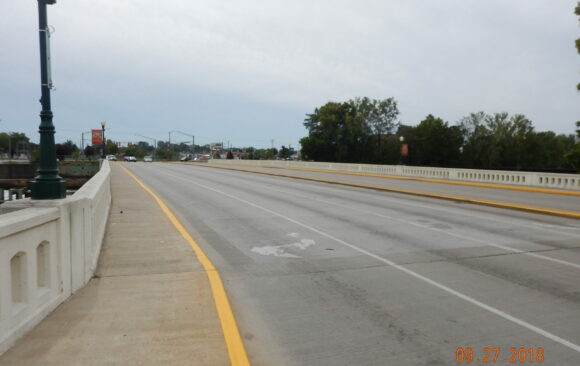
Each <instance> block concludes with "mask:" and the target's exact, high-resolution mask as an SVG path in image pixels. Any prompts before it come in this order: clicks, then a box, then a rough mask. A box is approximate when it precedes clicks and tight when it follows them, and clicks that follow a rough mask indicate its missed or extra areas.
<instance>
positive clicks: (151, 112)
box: [0, 0, 580, 145]
mask: <svg viewBox="0 0 580 366" xmlns="http://www.w3.org/2000/svg"><path fill="white" fill-rule="evenodd" d="M35 5H36V4H35V2H22V1H17V0H7V1H4V2H3V3H2V5H0V11H2V13H3V14H7V21H6V22H3V23H2V24H0V44H3V45H6V48H7V49H10V50H11V52H10V53H9V55H8V56H7V57H3V58H2V59H0V67H2V69H3V70H9V73H8V74H5V75H3V76H0V81H2V84H3V85H10V86H11V88H10V89H11V90H10V91H8V90H4V91H0V93H1V94H0V97H1V99H0V100H6V99H7V98H9V99H10V100H11V102H2V101H0V108H2V109H1V113H3V114H5V115H6V116H8V118H7V119H10V120H13V121H14V123H15V124H19V123H20V122H22V121H24V120H26V121H27V123H29V122H28V120H29V119H30V118H32V117H31V116H34V115H35V114H37V112H36V111H35V110H37V109H38V105H37V104H36V100H35V98H36V95H37V94H35V93H37V92H38V91H37V89H38V82H37V81H36V80H37V78H38V65H37V62H38V60H37V59H38V56H37V52H38V51H37V48H38V45H37V42H38V40H37V38H36V37H37V34H36V33H35V29H36V10H35ZM573 7H574V4H572V3H571V2H569V1H565V0H558V1H551V2H550V3H549V4H548V3H545V2H534V3H523V2H519V1H516V2H506V1H501V0H491V1H486V2H481V1H475V0H466V1H461V2H458V1H451V0H442V1H437V2H433V1H426V0H413V1H410V0H407V1H402V0H401V1H388V2H386V1H379V0H377V1H372V0H365V1H357V2H355V1H351V0H337V1H327V0H323V1H316V2H312V1H304V0H297V1H292V2H288V1H263V0H254V1H245V2H239V1H213V2H207V1H186V0H172V1H163V2H161V1H144V0H139V1H138V0H124V1H115V0H100V1H98V2H94V1H93V2H90V1H87V0H78V1H70V0H68V1H67V0H60V1H59V2H58V3H57V4H56V5H54V6H51V7H50V8H49V19H50V23H51V24H52V25H54V26H55V28H56V32H55V34H54V37H53V47H52V48H53V60H54V64H53V70H54V72H53V73H54V76H53V79H54V81H55V84H56V85H57V91H56V93H55V95H54V101H55V114H56V116H57V118H58V119H59V126H62V128H63V129H67V128H68V129H70V130H74V129H78V130H83V129H88V128H90V127H91V126H93V125H94V124H95V123H97V122H98V121H99V120H100V119H103V118H110V119H112V120H117V125H116V126H117V129H118V130H119V131H124V132H123V133H126V134H131V133H133V132H132V131H134V130H136V129H139V131H140V132H141V133H147V131H149V132H150V133H159V134H160V135H159V137H161V136H162V135H161V132H155V131H159V130H160V129H162V128H165V129H168V128H174V129H187V128H191V129H192V130H196V131H193V132H192V133H196V134H199V135H200V136H201V135H202V133H205V134H206V135H207V136H208V138H219V137H220V136H222V138H223V139H225V140H227V139H232V140H233V142H234V143H235V138H239V139H240V140H242V139H245V140H248V141H250V140H252V139H254V140H256V141H258V140H262V141H268V140H269V139H270V138H275V139H276V140H278V141H284V140H286V141H284V143H289V142H293V143H294V144H296V143H297V141H298V139H299V138H300V137H301V136H304V135H305V131H304V129H303V127H302V120H303V117H304V115H305V114H306V113H308V112H311V111H312V110H313V109H314V108H315V107H316V106H319V105H321V104H323V103H325V102H326V101H328V100H346V99H349V98H352V97H355V96H363V95H366V96H370V97H373V98H386V97H390V96H393V97H395V98H396V99H397V100H398V101H399V105H400V109H401V112H402V115H401V117H402V119H403V121H404V122H405V123H409V124H415V123H417V122H419V121H420V120H421V119H422V118H423V117H424V116H425V115H427V114H429V113H433V114H436V115H437V116H440V117H442V118H444V119H446V120H449V121H450V122H455V121H457V120H458V119H459V118H461V117H462V116H464V115H466V114H468V113H470V112H474V111H478V110H485V111H487V112H490V113H491V112H499V111H508V112H510V113H523V114H526V115H527V116H528V117H530V118H531V119H532V120H533V121H534V123H535V125H536V127H537V129H539V130H546V129H552V130H555V131H557V132H566V133H571V132H572V131H573V128H574V125H573V123H574V121H576V120H577V119H578V116H579V115H580V113H579V112H580V107H579V103H578V97H579V96H578V94H577V93H576V91H575V89H574V87H575V85H576V83H577V82H578V79H580V75H579V74H578V57H579V56H578V55H577V54H576V53H575V50H574V47H573V40H574V39H575V38H578V37H579V35H578V20H577V17H575V16H574V15H573V13H572V10H573ZM56 103H58V104H56ZM33 108H34V109H33ZM8 109H10V111H8ZM31 110H32V111H34V113H33V114H32V115H31V114H30V111H31ZM0 118H3V116H0ZM35 118H36V117H35ZM159 119H164V121H163V123H162V125H163V127H160V123H159ZM192 121H193V122H192ZM111 126H112V127H111V128H112V129H113V131H114V127H113V126H115V124H114V123H111ZM241 126H243V128H242V127H241ZM35 127H36V126H35ZM35 127H34V128H31V129H30V131H33V130H34V129H35ZM121 127H122V128H121ZM57 129H58V126H57ZM199 129H201V131H199ZM234 131H235V133H233V132H234ZM32 133H34V132H32ZM77 134H78V133H77ZM164 134H165V133H164ZM65 135H66V134H62V136H63V137H64V136H65ZM71 136H73V135H72V134H71ZM127 138H128V137H127ZM281 143H282V142H281ZM267 145H269V144H267Z"/></svg>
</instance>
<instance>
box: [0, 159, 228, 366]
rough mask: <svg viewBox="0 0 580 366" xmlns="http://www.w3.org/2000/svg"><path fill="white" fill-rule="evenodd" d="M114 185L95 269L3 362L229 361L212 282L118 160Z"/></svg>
mask: <svg viewBox="0 0 580 366" xmlns="http://www.w3.org/2000/svg"><path fill="white" fill-rule="evenodd" d="M111 188H112V195H113V202H112V207H111V214H110V218H109V223H108V226H107V232H106V235H105V242H104V244H103V250H102V253H101V258H100V261H99V267H98V269H97V275H96V276H95V278H93V279H92V280H91V281H90V282H89V284H88V285H87V286H86V287H85V288H83V289H82V290H80V291H79V292H77V293H76V294H75V295H73V296H72V297H71V298H70V299H69V300H68V301H67V302H65V303H64V304H62V305H61V306H59V307H58V308H57V309H56V310H55V311H54V312H53V313H52V314H50V315H49V316H48V317H47V318H46V319H44V320H43V321H42V322H41V323H40V324H39V325H38V326H37V327H36V328H34V329H33V330H32V331H31V332H30V333H28V334H27V335H26V336H25V337H24V338H22V339H20V340H19V341H18V342H17V343H16V345H14V346H13V347H12V348H11V349H10V350H8V351H7V352H6V353H5V354H4V355H2V356H1V357H0V365H1V366H8V365H10V366H12V365H20V366H24V365H43V366H45V365H55V366H56V365H58V366H64V365H229V358H228V352H227V349H226V346H225V342H224V337H223V334H222V330H221V326H220V322H219V319H218V316H217V311H216V309H215V305H214V302H213V298H212V293H211V289H210V286H209V282H208V279H207V276H206V274H205V273H204V271H203V268H202V267H201V265H200V264H199V262H198V260H197V258H196V256H195V254H194V253H193V250H192V249H191V247H190V246H189V244H188V243H187V242H186V241H185V239H183V237H182V236H181V235H180V234H179V233H178V232H177V231H176V230H175V228H174V227H173V225H172V224H171V222H170V221H169V220H168V219H167V217H166V216H165V214H164V213H163V212H162V211H161V209H160V208H159V206H158V205H157V203H156V202H155V201H154V200H153V198H152V197H151V196H150V195H149V194H148V193H147V192H145V191H144V190H143V189H142V188H141V187H140V186H138V185H137V183H135V181H133V179H131V178H130V177H129V176H128V175H127V174H126V173H125V172H124V171H122V170H121V168H119V167H118V166H116V164H112V179H111Z"/></svg>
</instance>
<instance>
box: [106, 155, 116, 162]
mask: <svg viewBox="0 0 580 366" xmlns="http://www.w3.org/2000/svg"><path fill="white" fill-rule="evenodd" d="M107 160H113V161H115V160H117V157H116V156H115V155H107Z"/></svg>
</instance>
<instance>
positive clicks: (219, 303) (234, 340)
mask: <svg viewBox="0 0 580 366" xmlns="http://www.w3.org/2000/svg"><path fill="white" fill-rule="evenodd" d="M118 165H119V166H120V167H121V168H123V169H124V170H125V172H126V173H127V174H128V175H129V176H130V177H131V178H133V180H135V182H137V184H139V185H140V186H141V188H143V189H144V190H145V191H146V192H147V193H149V194H150V195H151V196H152V197H153V199H155V201H156V202H157V204H158V205H159V207H161V210H162V211H163V212H164V213H165V215H166V216H167V218H168V219H169V221H171V223H172V224H173V226H174V227H175V228H176V229H177V231H178V232H179V233H180V234H181V236H183V238H184V239H185V240H186V241H187V242H188V243H189V245H190V246H191V248H192V249H193V251H194V252H195V255H196V256H197V259H198V260H199V262H200V263H201V264H202V266H203V269H204V271H205V273H206V274H207V277H208V279H209V283H210V287H211V291H212V294H213V299H214V302H215V306H216V309H217V312H218V315H219V318H220V322H221V326H222V331H223V333H224V338H225V341H226V346H227V349H228V354H229V357H230V363H231V365H232V366H249V365H250V361H249V359H248V355H247V353H246V349H245V347H244V343H243V342H242V338H241V337H240V332H239V330H238V325H237V322H236V318H235V317H234V312H233V311H232V308H231V305H230V302H229V300H228V295H227V294H226V290H225V288H224V285H223V283H222V280H221V277H220V274H219V272H218V270H217V269H216V268H215V266H214V265H213V263H212V262H211V261H210V259H209V258H208V257H207V256H206V255H205V253H204V252H203V250H202V249H201V248H200V246H199V245H198V244H197V243H196V242H195V240H193V238H192V237H191V235H190V234H189V232H187V230H186V229H185V227H184V226H183V225H182V224H181V222H179V220H178V219H177V217H176V216H175V215H174V214H173V212H171V210H170V209H169V207H167V205H166V204H165V202H163V201H162V200H161V198H159V196H157V195H156V194H155V192H153V191H152V190H151V189H150V188H149V187H148V186H146V185H145V184H144V183H143V182H141V181H140V180H139V178H137V177H136V176H135V175H134V174H133V173H132V172H130V171H129V170H128V169H127V168H126V167H124V166H123V165H122V164H118Z"/></svg>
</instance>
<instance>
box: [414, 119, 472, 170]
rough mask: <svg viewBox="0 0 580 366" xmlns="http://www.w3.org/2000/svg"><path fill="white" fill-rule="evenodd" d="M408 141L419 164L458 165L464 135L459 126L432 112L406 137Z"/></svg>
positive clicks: (415, 160)
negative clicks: (450, 123)
mask: <svg viewBox="0 0 580 366" xmlns="http://www.w3.org/2000/svg"><path fill="white" fill-rule="evenodd" d="M406 142H407V144H408V145H409V146H410V147H411V149H412V155H413V156H412V158H413V162H414V163H415V164H417V165H426V166H456V165H457V164H458V162H459V157H460V151H461V146H462V144H463V136H462V133H461V129H460V128H459V127H458V126H449V124H448V123H447V122H444V121H443V120H442V119H441V118H435V117H434V116H433V115H431V114H430V115H428V116H427V117H426V118H425V119H424V120H423V121H421V122H420V123H419V125H418V126H417V127H415V128H414V131H413V132H412V133H410V136H407V137H406Z"/></svg>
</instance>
